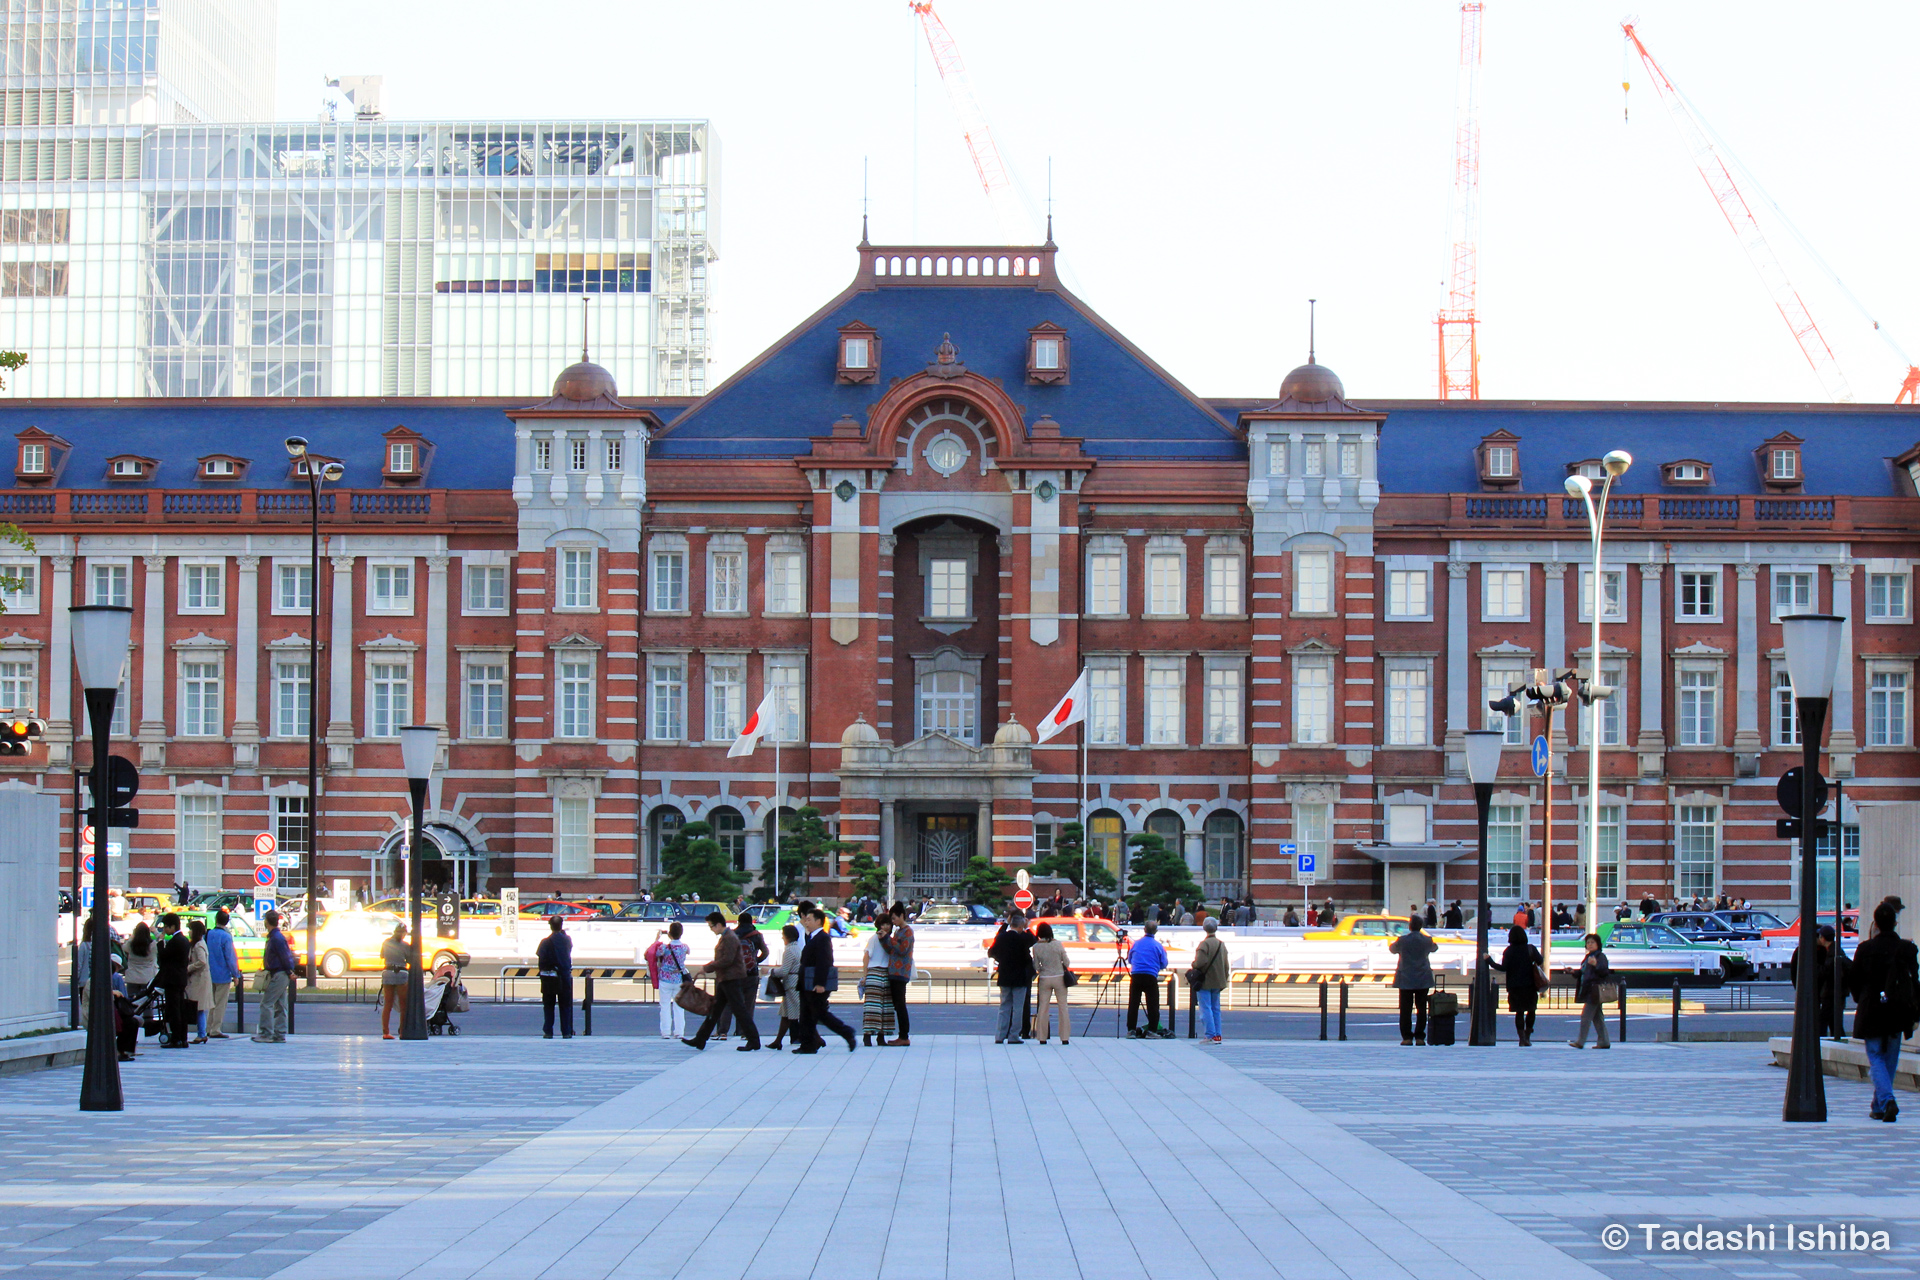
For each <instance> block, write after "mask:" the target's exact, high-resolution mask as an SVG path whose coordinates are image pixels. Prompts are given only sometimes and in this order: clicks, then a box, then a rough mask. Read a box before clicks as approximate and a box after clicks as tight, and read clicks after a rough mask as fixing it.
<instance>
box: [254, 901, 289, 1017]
mask: <svg viewBox="0 0 1920 1280" xmlns="http://www.w3.org/2000/svg"><path fill="white" fill-rule="evenodd" d="M261 967H262V968H264V969H265V970H266V971H267V989H266V992H265V993H264V994H263V995H262V996H261V998H260V1030H259V1031H258V1032H257V1033H255V1035H254V1037H253V1038H254V1039H255V1040H257V1041H259V1042H260V1043H261V1044H282V1043H284V1042H285V1041H286V1038H287V1002H288V1000H290V999H291V998H292V996H291V993H292V990H293V968H294V965H293V948H292V947H291V946H290V945H288V943H287V935H286V934H284V933H282V932H280V913H279V912H278V911H269V912H267V952H266V956H265V958H264V959H263V960H262V962H261Z"/></svg>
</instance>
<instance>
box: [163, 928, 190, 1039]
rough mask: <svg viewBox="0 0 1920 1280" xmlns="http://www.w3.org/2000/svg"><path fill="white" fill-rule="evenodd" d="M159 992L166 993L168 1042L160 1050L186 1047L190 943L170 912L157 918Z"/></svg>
mask: <svg viewBox="0 0 1920 1280" xmlns="http://www.w3.org/2000/svg"><path fill="white" fill-rule="evenodd" d="M160 931H161V933H162V934H163V935H164V940H163V941H162V942H161V943H160V974H159V977H158V979H157V981H158V983H159V986H160V990H161V991H163V992H165V993H166V1001H167V1039H166V1043H164V1044H162V1045H161V1046H160V1047H161V1048H163V1049H184V1048H186V1047H187V1018H188V1016H189V1015H188V1012H187V968H188V966H189V965H190V964H192V962H193V941H192V939H190V938H188V937H187V934H186V931H185V930H184V929H182V928H181V927H180V917H179V916H178V915H176V914H174V913H173V912H171V911H169V912H167V914H165V915H164V916H161V917H160Z"/></svg>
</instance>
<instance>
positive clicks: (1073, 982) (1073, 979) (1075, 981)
mask: <svg viewBox="0 0 1920 1280" xmlns="http://www.w3.org/2000/svg"><path fill="white" fill-rule="evenodd" d="M1066 984H1067V985H1068V986H1070V987H1077V986H1079V985H1080V975H1079V974H1077V973H1075V972H1074V971H1073V970H1072V969H1068V970H1067V975H1066Z"/></svg>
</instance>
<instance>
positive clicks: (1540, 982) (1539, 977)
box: [1533, 965, 1553, 991]
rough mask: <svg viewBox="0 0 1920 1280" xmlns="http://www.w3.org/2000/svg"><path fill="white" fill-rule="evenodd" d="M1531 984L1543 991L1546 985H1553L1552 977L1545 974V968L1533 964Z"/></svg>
mask: <svg viewBox="0 0 1920 1280" xmlns="http://www.w3.org/2000/svg"><path fill="white" fill-rule="evenodd" d="M1533 985H1534V986H1535V987H1537V988H1538V989H1540V990H1541V991H1545V990H1546V989H1547V988H1548V987H1550V986H1552V985H1553V979H1552V978H1549V977H1548V976H1547V971H1546V970H1545V969H1543V968H1541V967H1540V966H1539V965H1535V966H1533Z"/></svg>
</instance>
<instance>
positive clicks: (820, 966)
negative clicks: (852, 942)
mask: <svg viewBox="0 0 1920 1280" xmlns="http://www.w3.org/2000/svg"><path fill="white" fill-rule="evenodd" d="M801 923H802V924H803V925H805V927H806V931H807V941H806V945H805V946H803V947H802V948H801V949H800V1047H799V1048H798V1049H795V1050H794V1052H795V1053H818V1052H820V1050H821V1049H822V1048H823V1047H825V1045H826V1041H824V1040H822V1039H821V1038H820V1024H821V1023H823V1022H824V1023H826V1024H827V1026H828V1027H829V1028H830V1029H832V1030H833V1031H834V1033H835V1034H837V1035H838V1036H839V1037H840V1038H841V1039H842V1040H845V1041H846V1042H847V1052H848V1053H852V1052H853V1046H854V1037H853V1028H852V1027H850V1026H848V1025H847V1024H846V1023H844V1022H842V1021H840V1019H839V1018H837V1017H835V1016H834V1013H833V1009H832V1008H831V1006H829V1005H828V1003H827V998H828V997H829V996H830V995H831V994H832V993H833V991H834V990H835V989H836V988H838V987H839V985H840V971H839V970H838V969H836V968H835V967H834V963H833V939H832V938H830V937H828V936H827V914H826V912H824V911H822V910H820V909H819V908H818V907H815V908H814V909H813V910H812V911H809V912H807V914H806V916H805V917H804V918H803V919H802V921H801Z"/></svg>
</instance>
